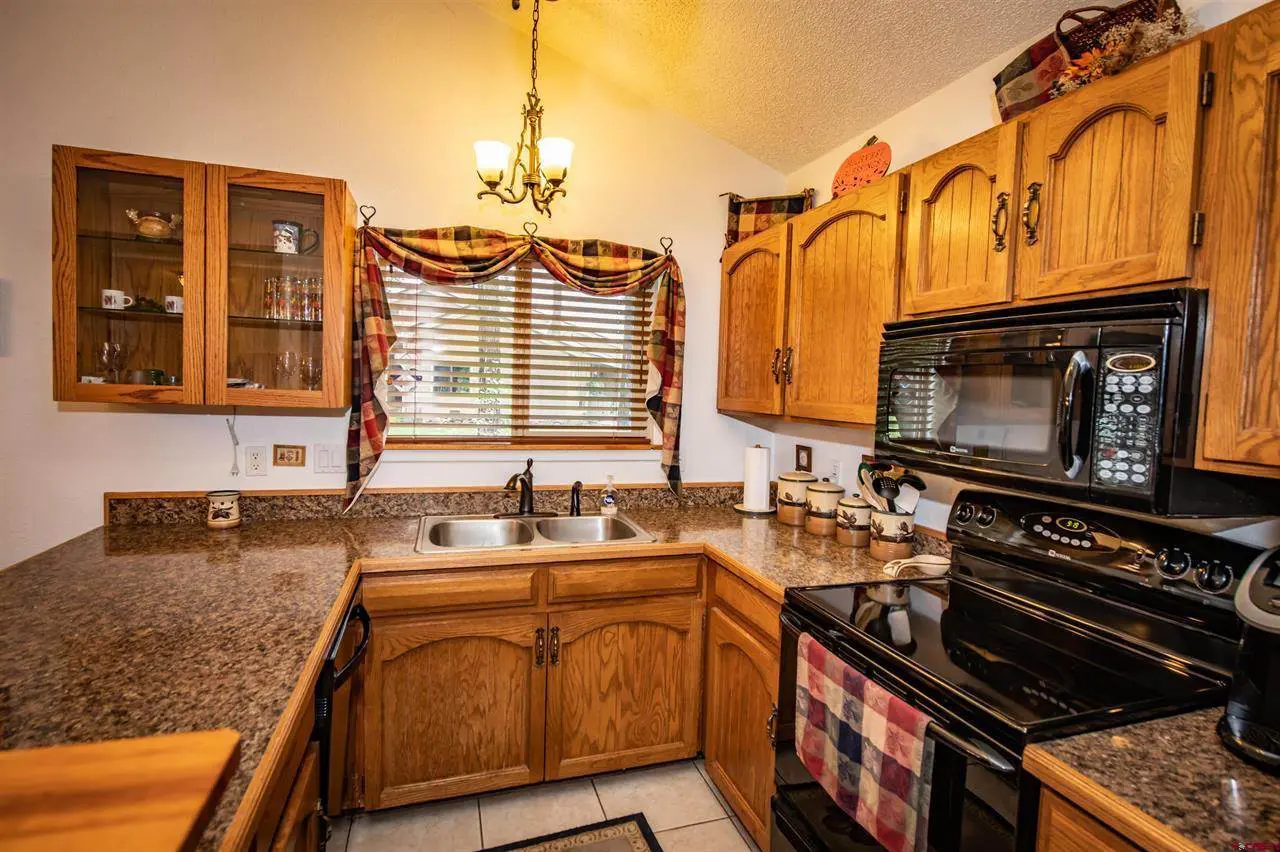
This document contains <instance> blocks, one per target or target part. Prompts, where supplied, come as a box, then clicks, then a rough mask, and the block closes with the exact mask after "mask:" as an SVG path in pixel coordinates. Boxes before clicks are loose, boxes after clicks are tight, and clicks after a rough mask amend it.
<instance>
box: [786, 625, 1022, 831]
mask: <svg viewBox="0 0 1280 852" xmlns="http://www.w3.org/2000/svg"><path fill="white" fill-rule="evenodd" d="M782 630H783V635H782V659H781V666H780V683H779V692H778V727H777V746H776V751H775V755H774V766H775V770H774V772H775V783H776V786H775V795H774V800H773V805H772V809H773V831H774V834H775V838H774V846H773V848H774V849H775V850H788V847H790V848H792V849H795V850H798V852H871V851H872V850H878V849H881V848H882V847H881V846H880V844H879V843H877V842H876V840H875V839H874V838H872V836H871V835H870V834H868V833H867V832H866V831H865V830H864V829H863V828H862V827H861V826H860V825H858V824H857V823H856V822H855V821H854V820H853V819H852V818H851V817H850V816H849V815H848V814H846V813H845V812H844V811H843V810H841V809H840V807H839V806H838V805H837V804H836V803H835V800H833V799H832V798H831V797H830V796H829V795H828V794H827V792H826V791H825V790H824V789H822V787H821V785H819V783H818V782H817V780H815V779H814V778H813V776H811V775H810V774H809V772H808V770H807V769H806V768H805V766H804V764H803V763H801V761H800V758H799V757H798V756H797V755H796V753H795V693H796V680H795V678H796V644H797V641H798V640H799V637H800V633H801V632H808V633H809V634H810V635H813V636H817V637H822V636H824V635H825V636H828V637H829V638H828V639H825V640H823V642H824V644H828V643H829V644H828V647H830V648H831V649H832V650H834V651H836V653H837V654H838V655H839V657H840V658H841V659H842V660H844V661H845V662H846V663H848V664H849V665H851V666H853V667H854V668H855V669H858V670H859V671H861V672H862V673H863V674H865V675H867V676H868V677H870V678H872V679H873V680H874V681H875V682H876V683H878V684H880V685H881V686H882V687H884V688H885V689H888V690H889V691H890V692H892V693H894V694H895V695H897V696H898V697H899V698H902V699H903V700H905V701H907V702H908V703H910V704H912V705H913V706H915V707H917V708H919V709H920V710H922V711H924V712H926V713H928V714H929V716H930V717H931V718H933V719H934V722H935V723H936V724H938V725H940V726H942V727H943V728H945V729H946V730H947V731H949V732H952V733H953V734H956V735H958V737H957V740H959V741H964V742H967V743H968V744H969V746H970V748H973V747H975V746H976V747H977V750H978V751H979V752H985V753H986V755H988V756H989V758H988V759H978V758H975V757H974V756H971V754H970V753H966V752H965V751H962V750H961V749H960V748H958V747H956V746H953V745H951V744H949V743H947V742H946V741H944V740H942V739H940V738H935V745H934V749H935V750H934V772H933V784H932V794H931V796H930V805H929V849H930V850H935V851H936V852H1014V850H1019V852H1021V850H1024V849H1026V850H1029V849H1030V848H1032V847H1033V845H1034V815H1033V811H1034V808H1035V806H1036V799H1037V798H1038V796H1037V792H1038V788H1036V786H1035V785H1034V784H1028V782H1027V780H1026V779H1022V778H1020V776H1022V775H1023V774H1024V773H1022V772H1021V771H1020V770H1019V768H1018V766H1019V763H1020V758H1019V756H1018V755H1016V754H1013V753H1012V752H1010V751H1009V750H1008V749H1005V748H1003V747H1001V746H998V745H996V744H995V743H994V742H993V741H990V740H988V739H986V738H984V737H982V736H981V735H980V734H978V733H977V732H976V731H975V730H974V729H973V728H972V726H969V725H966V724H965V723H964V722H962V721H961V720H960V719H959V718H958V717H957V716H955V714H954V713H952V712H951V711H949V710H947V709H946V708H944V707H943V706H942V705H940V704H938V703H937V702H935V701H933V700H931V699H930V698H928V697H927V696H926V695H924V694H922V693H921V692H920V691H918V690H916V689H914V688H912V687H911V686H910V685H908V684H907V683H906V682H905V681H903V680H901V679H900V678H898V677H897V676H895V675H893V674H892V673H891V672H889V671H887V670H885V669H884V667H883V666H881V665H879V664H877V663H875V662H874V661H872V660H871V658H870V657H869V656H867V655H865V654H863V653H861V652H860V651H858V650H857V649H856V648H853V647H851V646H850V645H849V644H848V643H847V642H846V641H841V640H837V639H836V635H835V634H832V633H829V632H828V631H825V630H824V629H823V628H822V627H821V626H819V625H817V624H815V623H813V622H812V621H811V620H810V619H808V618H807V617H805V616H804V615H803V614H802V613H800V612H799V611H797V610H793V609H791V608H784V609H783V616H782ZM1020 789H1021V790H1022V795H1021V796H1020V795H1019V791H1020ZM1029 812H1031V814H1032V815H1031V817H1030V819H1031V825H1030V826H1029V828H1030V830H1027V828H1024V829H1023V830H1022V831H1021V832H1019V831H1018V830H1017V828H1016V827H1017V826H1018V825H1019V823H1020V822H1022V824H1023V825H1024V826H1026V824H1027V823H1026V820H1027V817H1028V813H1029Z"/></svg>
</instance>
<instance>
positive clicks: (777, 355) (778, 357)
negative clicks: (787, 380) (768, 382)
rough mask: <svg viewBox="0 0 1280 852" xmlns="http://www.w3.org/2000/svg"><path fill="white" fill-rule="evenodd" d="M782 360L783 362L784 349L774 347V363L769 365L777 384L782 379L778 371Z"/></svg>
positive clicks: (774, 381)
mask: <svg viewBox="0 0 1280 852" xmlns="http://www.w3.org/2000/svg"><path fill="white" fill-rule="evenodd" d="M781 362H782V350H781V349H774V350H773V363H771V364H770V365H769V372H770V373H773V383H774V384H775V385H776V384H778V382H780V381H782V379H781V377H780V374H779V372H778V368H779V367H780V366H781Z"/></svg>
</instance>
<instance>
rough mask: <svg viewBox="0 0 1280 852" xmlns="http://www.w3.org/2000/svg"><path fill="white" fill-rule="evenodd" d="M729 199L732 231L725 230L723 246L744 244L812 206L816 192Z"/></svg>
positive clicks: (731, 195) (730, 197) (730, 227)
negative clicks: (748, 239)
mask: <svg viewBox="0 0 1280 852" xmlns="http://www.w3.org/2000/svg"><path fill="white" fill-rule="evenodd" d="M724 195H727V196H729V228H728V230H727V231H725V235H724V247H725V248H728V247H729V246H731V245H733V244H734V243H737V242H741V241H742V240H745V239H747V238H748V237H751V236H754V235H755V234H758V233H760V232H761V231H765V230H768V229H769V228H771V227H773V226H774V225H776V224H778V223H779V222H785V221H787V220H788V219H790V218H791V217H792V216H799V215H800V214H801V213H803V212H805V211H806V210H809V209H810V208H812V207H813V190H812V189H806V190H805V191H804V192H798V193H796V194H795V195H770V196H767V197H765V198H743V197H742V196H741V195H738V194H737V193H735V192H726V193H724Z"/></svg>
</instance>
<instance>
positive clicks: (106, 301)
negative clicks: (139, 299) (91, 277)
mask: <svg viewBox="0 0 1280 852" xmlns="http://www.w3.org/2000/svg"><path fill="white" fill-rule="evenodd" d="M131 305H133V297H132V296H126V295H125V294H124V291H123V290H103V291H102V307H104V308H106V309H107V310H109V311H122V310H124V309H125V308H127V307H130V306H131Z"/></svg>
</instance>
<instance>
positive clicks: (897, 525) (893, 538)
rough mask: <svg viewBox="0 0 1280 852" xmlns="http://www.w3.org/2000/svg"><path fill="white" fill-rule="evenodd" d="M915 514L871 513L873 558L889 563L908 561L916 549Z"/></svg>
mask: <svg viewBox="0 0 1280 852" xmlns="http://www.w3.org/2000/svg"><path fill="white" fill-rule="evenodd" d="M915 533H916V516H915V513H914V512H881V511H880V510H879V509H873V510H872V511H871V556H872V558H874V559H880V560H882V561H885V562H887V561H889V560H891V559H906V558H907V557H909V556H911V555H912V553H913V551H914V549H915Z"/></svg>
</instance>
